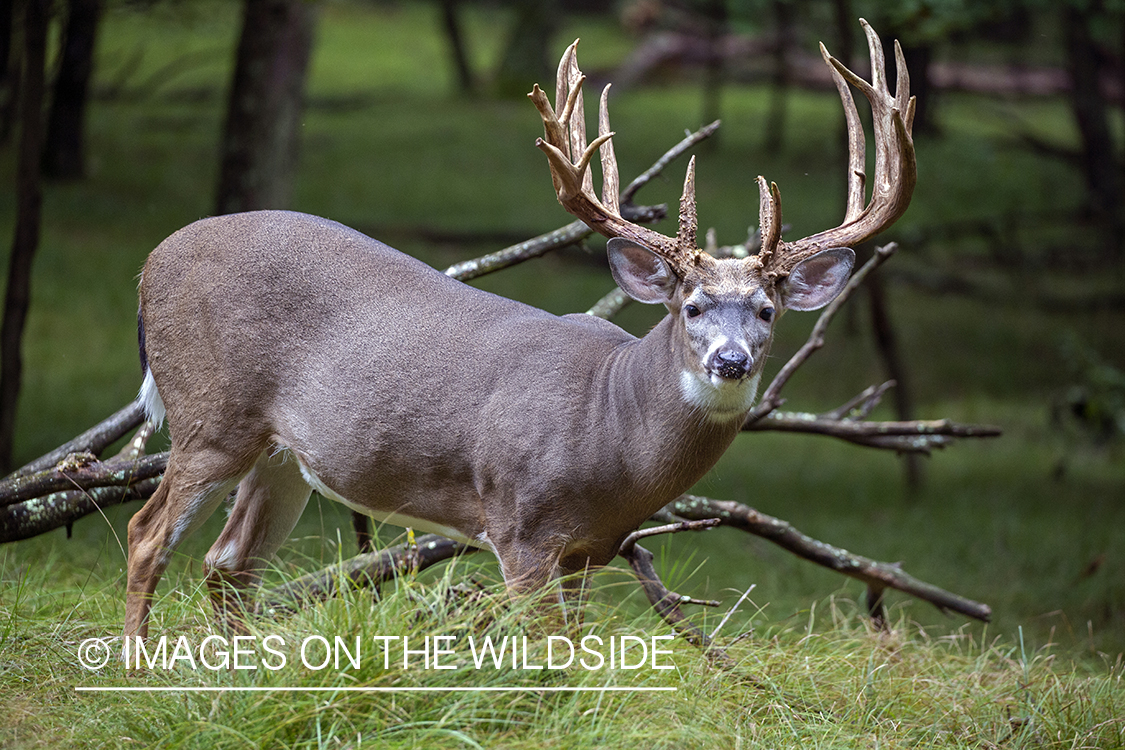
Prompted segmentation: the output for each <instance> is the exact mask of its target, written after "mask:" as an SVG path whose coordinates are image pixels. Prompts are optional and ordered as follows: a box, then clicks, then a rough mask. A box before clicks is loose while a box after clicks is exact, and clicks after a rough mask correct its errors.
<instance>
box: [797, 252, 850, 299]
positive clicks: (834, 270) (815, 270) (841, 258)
mask: <svg viewBox="0 0 1125 750" xmlns="http://www.w3.org/2000/svg"><path fill="white" fill-rule="evenodd" d="M854 264H855V253H854V252H852V250H851V248H849V247H833V248H830V249H828V250H821V251H820V252H819V253H817V254H816V255H813V256H811V257H809V258H805V259H804V260H803V261H801V262H800V263H798V264H797V267H796V268H794V269H793V270H792V271H791V272H790V273H789V278H788V279H786V281H785V284H784V286H783V287H782V289H781V300H782V302H781V303H782V305H784V306H785V308H786V309H787V310H819V309H820V308H822V307H824V306H825V305H827V304H828V303H829V302H831V301H832V300H834V299H835V298H836V295H837V294H839V293H840V291H841V290H842V289H843V288H844V284H846V283H848V277H849V276H851V273H852V266H853V265H854Z"/></svg>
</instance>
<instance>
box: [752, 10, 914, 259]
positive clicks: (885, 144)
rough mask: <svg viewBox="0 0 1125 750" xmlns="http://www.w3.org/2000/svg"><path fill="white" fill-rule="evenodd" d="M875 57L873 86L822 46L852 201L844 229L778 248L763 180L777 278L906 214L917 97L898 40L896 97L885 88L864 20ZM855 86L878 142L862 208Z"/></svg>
mask: <svg viewBox="0 0 1125 750" xmlns="http://www.w3.org/2000/svg"><path fill="white" fill-rule="evenodd" d="M860 24H861V25H862V26H863V31H864V34H866V36H867V46H868V49H869V50H870V54H871V82H870V83H868V82H867V81H865V80H863V79H862V78H860V77H859V76H858V75H856V74H855V73H853V72H852V71H850V70H848V68H847V67H845V66H844V65H843V63H841V62H840V61H839V60H837V59H836V58H834V57H832V55H830V54H829V53H828V50H827V49H826V48H825V46H824V45H823V44H821V45H820V53H821V56H823V57H824V61H825V62H826V63H827V64H828V66H829V68H830V69H831V71H832V79H833V81H835V83H836V88H837V90H838V91H839V92H840V101H841V102H842V103H843V105H844V118H845V121H846V123H847V128H848V154H849V157H848V202H847V209H846V211H845V213H844V221H843V223H841V224H840V226H838V227H836V228H834V229H829V230H826V231H824V232H820V233H818V234H814V235H811V236H809V237H805V238H803V239H800V240H796V241H795V242H785V241H784V240H780V238H779V239H778V241H777V247H776V250H773V251H771V250H772V248H771V247H770V246H769V245H768V244H767V243H766V242H765V238H766V236H767V232H766V227H772V226H780V224H781V202H780V198H779V197H777V196H774V197H773V198H771V199H770V200H767V199H766V188H765V181H764V180H761V179H760V178H759V183H760V188H761V190H762V195H763V198H762V218H761V220H760V223H761V225H762V227H763V230H762V235H763V243H762V254H763V263H764V264H765V265H766V267H767V268H768V269H769V270H770V271H771V272H772V273H773V274H774V275H775V276H777V277H781V276H787V275H788V274H789V272H790V271H791V270H792V269H793V268H794V267H795V266H796V265H797V264H798V263H800V262H801V261H802V260H804V259H805V258H807V257H809V256H811V255H814V254H816V253H817V252H819V251H821V250H824V249H826V248H830V247H854V246H855V245H858V244H859V243H861V242H864V241H865V240H868V239H870V238H872V237H874V236H875V235H877V234H879V233H880V232H882V231H883V230H884V229H886V228H887V227H889V226H890V225H891V224H893V223H894V222H895V221H897V220H898V219H899V217H901V216H902V215H903V213H905V212H906V208H907V206H908V205H910V197H911V195H913V193H914V185H915V183H916V182H917V179H918V171H917V164H916V162H915V157H914V141H913V139H912V137H911V128H912V126H913V124H914V97H912V96H910V76H909V73H908V72H907V69H906V61H905V60H904V59H903V55H902V47H901V46H899V43H898V41H895V64H896V69H897V80H896V82H895V93H894V95H891V93H890V91H889V89H888V87H887V70H886V60H885V58H884V56H883V45H882V42H881V41H880V40H879V35H878V34H876V33H875V30H874V29H872V28H871V26H870V24H868V23H867V21H865V20H863V19H862V18H861V19H860ZM849 84H851V85H852V86H855V87H856V88H857V89H859V90H860V91H861V92H862V93H863V95H864V96H865V97H866V98H867V100H868V102H870V104H871V113H872V129H873V131H874V143H875V179H874V180H873V183H872V188H871V200H870V201H869V202H868V203H867V204H866V205H864V196H865V192H866V184H865V183H866V151H865V145H864V141H865V137H864V132H863V124H862V123H861V122H860V119H859V113H858V112H857V111H856V106H855V100H854V99H853V98H852V94H851V90H850V89H849V88H848V85H849Z"/></svg>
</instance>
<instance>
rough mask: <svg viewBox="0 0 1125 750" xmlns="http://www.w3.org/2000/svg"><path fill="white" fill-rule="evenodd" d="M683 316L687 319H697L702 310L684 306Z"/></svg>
mask: <svg viewBox="0 0 1125 750" xmlns="http://www.w3.org/2000/svg"><path fill="white" fill-rule="evenodd" d="M684 314H685V315H687V316H688V317H689V318H698V317H699V316H700V315H701V314H702V310H700V309H699V308H698V307H696V306H695V305H684Z"/></svg>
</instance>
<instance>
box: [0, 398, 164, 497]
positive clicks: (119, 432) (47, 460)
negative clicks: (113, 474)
mask: <svg viewBox="0 0 1125 750" xmlns="http://www.w3.org/2000/svg"><path fill="white" fill-rule="evenodd" d="M144 418H145V417H144V410H143V409H142V408H141V405H140V404H139V403H137V402H136V401H131V402H129V404H128V405H127V406H125V407H124V408H123V409H121V410H120V411H118V412H116V413H115V414H113V415H111V416H109V417H107V418H106V419H104V420H102V421H101V422H99V423H98V424H96V425H94V426H93V427H91V428H90V429H88V430H86V431H85V432H83V433H82V434H81V435H79V436H78V437H76V438H74V439H73V440H70V441H68V442H66V443H63V444H62V445H60V446H59V447H58V448H55V449H54V450H53V451H51V452H50V453H47V454H45V455H43V456H40V457H39V458H37V459H35V460H34V461H32V462H31V463H29V464H27V465H26V466H24V467H23V468H20V469H17V470H16V471H14V472H12V473H11V474H9V475H8V476H7V477H5V480H10V479H14V478H16V477H21V476H27V475H29V474H34V473H36V472H39V471H43V470H44V469H49V468H51V467H53V466H54V465H55V464H57V463H58V462H59V461H62V460H63V459H64V458H66V457H67V456H69V455H70V454H71V453H92V454H94V455H98V454H100V453H101V452H102V451H104V450H105V449H106V448H108V447H109V446H110V445H112V444H113V443H115V442H117V441H118V440H120V439H121V438H122V437H123V436H124V435H125V433H127V432H128V431H129V430H132V429H134V428H136V427H138V426H139V425H140V424H141V422H143V421H144Z"/></svg>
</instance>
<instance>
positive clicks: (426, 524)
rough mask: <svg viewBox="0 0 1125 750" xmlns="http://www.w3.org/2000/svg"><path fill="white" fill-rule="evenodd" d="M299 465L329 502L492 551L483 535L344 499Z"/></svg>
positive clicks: (310, 470)
mask: <svg viewBox="0 0 1125 750" xmlns="http://www.w3.org/2000/svg"><path fill="white" fill-rule="evenodd" d="M297 463H298V465H299V466H300V467H301V475H302V476H303V477H304V478H305V481H306V482H308V483H309V486H310V487H312V488H313V490H315V491H316V492H318V493H320V494H321V495H322V496H324V497H326V498H328V499H329V500H333V501H335V502H337V503H340V504H341V505H345V506H347V507H348V508H351V509H352V510H354V511H356V512H358V513H362V514H363V515H365V516H370V517H371V518H373V519H375V520H376V521H377V522H380V523H383V522H386V523H389V524H393V525H395V526H402V527H404V528H410V529H415V530H417V531H425V532H429V533H432V534H440V535H441V536H444V537H447V538H449V539H452V540H454V541H457V542H462V543H464V544H470V545H472V546H474V547H481V548H484V549H491V547H489V545H488V543H487V541H485V540H484V539H483V535H481V537H482V538H473V537H470V536H469V535H468V534H466V533H464V532H462V531H460V530H458V529H455V528H453V527H452V526H446V525H445V524H441V523H436V522H434V521H429V520H427V519H425V518H417V517H415V516H411V515H409V514H407V513H401V512H398V511H381V510H376V509H375V508H371V507H369V506H366V505H362V504H360V503H356V502H353V501H351V500H349V499H347V498H346V497H343V496H342V495H340V494H339V493H338V492H336V491H335V490H333V489H332V488H331V487H329V486H328V485H326V484H325V483H324V482H323V481H321V479H320V477H318V476H317V475H316V473H315V472H314V471H313V470H312V469H310V468H309V467H308V466H306V465H305V463H304V462H303V461H301V460H300V459H298V461H297Z"/></svg>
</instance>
